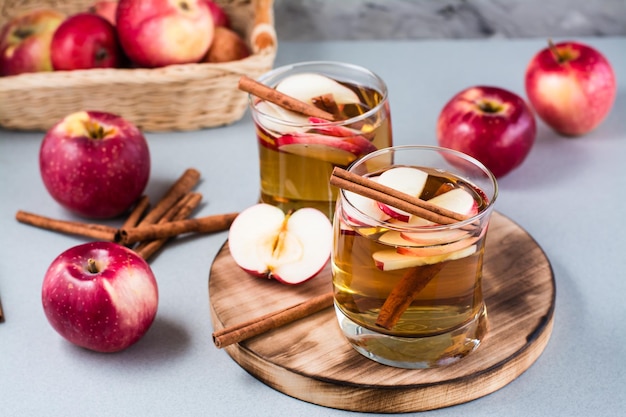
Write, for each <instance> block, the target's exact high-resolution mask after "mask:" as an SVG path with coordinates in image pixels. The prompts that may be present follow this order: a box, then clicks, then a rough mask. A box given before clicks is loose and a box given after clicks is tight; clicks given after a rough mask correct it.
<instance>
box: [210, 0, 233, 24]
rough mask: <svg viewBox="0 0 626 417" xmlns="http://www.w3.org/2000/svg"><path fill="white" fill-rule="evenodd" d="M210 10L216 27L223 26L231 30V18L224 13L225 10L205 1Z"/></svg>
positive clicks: (212, 2)
mask: <svg viewBox="0 0 626 417" xmlns="http://www.w3.org/2000/svg"><path fill="white" fill-rule="evenodd" d="M205 1H206V4H207V6H209V10H210V11H211V17H212V18H213V24H214V25H215V27H218V26H222V27H226V28H230V18H229V17H228V15H227V14H226V12H225V11H224V9H223V8H222V7H221V6H220V5H218V4H217V3H215V2H214V1H211V0H205Z"/></svg>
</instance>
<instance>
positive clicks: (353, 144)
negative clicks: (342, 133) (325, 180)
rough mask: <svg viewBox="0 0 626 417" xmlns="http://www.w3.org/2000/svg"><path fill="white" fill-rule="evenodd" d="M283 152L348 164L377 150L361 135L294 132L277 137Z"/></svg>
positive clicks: (340, 164) (280, 149) (279, 148)
mask: <svg viewBox="0 0 626 417" xmlns="http://www.w3.org/2000/svg"><path fill="white" fill-rule="evenodd" d="M276 146H277V148H278V150H279V151H281V152H288V153H292V154H296V155H301V156H306V157H308V158H314V159H320V160H323V161H326V162H330V163H331V164H334V165H338V166H347V165H349V164H350V163H352V162H354V161H355V160H356V159H357V158H358V157H360V156H363V155H366V154H368V153H370V152H373V151H375V150H376V147H375V146H374V145H373V144H372V143H371V142H370V141H368V140H367V139H365V138H362V137H360V136H351V137H335V136H325V135H319V134H313V133H304V134H301V133H294V134H287V135H283V136H281V137H279V138H277V139H276Z"/></svg>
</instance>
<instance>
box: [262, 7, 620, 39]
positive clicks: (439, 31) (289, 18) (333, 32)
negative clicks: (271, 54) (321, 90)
mask: <svg viewBox="0 0 626 417" xmlns="http://www.w3.org/2000/svg"><path fill="white" fill-rule="evenodd" d="M274 13H275V19H276V32H277V35H278V39H279V40H298V41H308V40H359V39H458V38H497V37H499V38H503V37H504V38H514V37H550V36H554V37H563V36H624V35H626V0H597V1H596V0H471V1H470V0H445V1H441V0H274Z"/></svg>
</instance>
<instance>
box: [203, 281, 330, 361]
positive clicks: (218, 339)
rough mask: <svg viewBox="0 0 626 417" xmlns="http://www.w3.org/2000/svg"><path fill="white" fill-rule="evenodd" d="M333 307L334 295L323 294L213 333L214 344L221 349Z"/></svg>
mask: <svg viewBox="0 0 626 417" xmlns="http://www.w3.org/2000/svg"><path fill="white" fill-rule="evenodd" d="M332 305H333V293H332V292H329V293H326V294H322V295H319V296H317V297H313V298H311V299H309V300H306V301H303V302H301V303H299V304H296V305H293V306H289V307H287V308H284V309H282V310H279V311H275V312H272V313H269V314H266V315H264V316H261V317H257V318H253V319H251V320H248V321H246V322H243V323H240V324H237V325H234V326H232V327H227V328H224V329H222V330H218V331H216V332H214V333H213V343H214V344H215V346H217V347H218V348H220V349H221V348H223V347H226V346H229V345H232V344H233V343H239V342H242V341H244V340H246V339H249V338H251V337H254V336H258V335H260V334H263V333H265V332H268V331H270V330H272V329H276V328H278V327H281V326H284V325H286V324H288V323H291V322H294V321H296V320H299V319H301V318H304V317H308V316H310V315H313V314H315V313H317V312H318V311H322V310H324V309H325V308H328V307H330V306H332Z"/></svg>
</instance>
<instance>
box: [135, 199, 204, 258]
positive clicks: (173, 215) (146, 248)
mask: <svg viewBox="0 0 626 417" xmlns="http://www.w3.org/2000/svg"><path fill="white" fill-rule="evenodd" d="M201 200H202V194H200V193H188V194H186V195H185V196H184V197H183V198H181V199H180V200H179V201H178V202H177V203H176V204H175V205H174V206H172V207H170V210H168V211H167V212H166V213H165V214H164V215H163V217H162V218H161V220H159V222H160V223H167V222H169V221H172V220H183V219H186V218H187V217H189V215H190V214H191V212H193V210H195V208H196V207H198V204H200V201H201ZM168 240H169V238H162V239H157V240H153V241H150V242H142V243H141V244H140V245H138V246H137V247H136V248H135V249H134V251H135V252H136V253H137V254H139V256H141V257H142V258H143V259H145V260H148V259H149V258H150V257H151V256H152V255H154V254H155V253H156V252H157V251H158V250H159V249H160V248H161V247H162V246H163V245H164V244H165V243H166V242H167V241H168Z"/></svg>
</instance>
